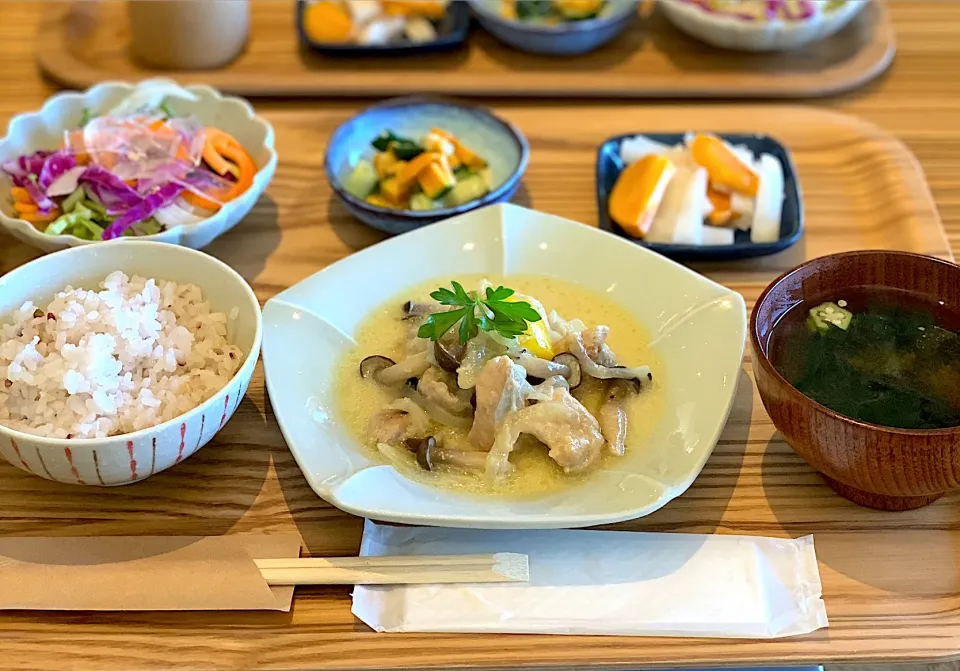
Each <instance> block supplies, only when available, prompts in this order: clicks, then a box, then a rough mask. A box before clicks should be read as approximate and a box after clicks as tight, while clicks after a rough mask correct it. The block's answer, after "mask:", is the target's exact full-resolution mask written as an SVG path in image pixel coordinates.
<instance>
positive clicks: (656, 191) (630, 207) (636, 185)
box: [609, 154, 677, 238]
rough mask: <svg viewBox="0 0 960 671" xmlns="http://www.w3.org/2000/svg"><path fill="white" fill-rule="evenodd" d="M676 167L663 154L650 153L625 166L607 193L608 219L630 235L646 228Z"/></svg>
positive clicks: (643, 234) (641, 233)
mask: <svg viewBox="0 0 960 671" xmlns="http://www.w3.org/2000/svg"><path fill="white" fill-rule="evenodd" d="M676 172H677V167H676V166H675V165H674V164H673V163H671V162H670V159H668V158H667V157H666V156H661V155H659V154H651V155H650V156H646V157H644V158H642V159H640V160H639V161H637V162H636V163H634V164H632V165H630V166H628V167H627V168H626V169H625V170H624V171H623V172H622V173H620V176H619V177H618V178H617V182H616V184H614V185H613V191H611V192H610V203H609V209H610V218H611V219H613V220H614V221H615V222H617V223H618V224H619V225H620V227H621V228H623V230H624V231H625V232H626V233H627V235H630V236H631V237H634V238H642V237H643V236H645V235H646V234H647V232H648V231H649V230H650V226H651V225H652V224H653V218H654V217H655V216H656V214H657V209H658V208H659V207H660V202H661V201H662V200H663V194H664V192H665V191H666V190H667V185H668V184H669V183H670V180H671V179H673V176H674V174H676Z"/></svg>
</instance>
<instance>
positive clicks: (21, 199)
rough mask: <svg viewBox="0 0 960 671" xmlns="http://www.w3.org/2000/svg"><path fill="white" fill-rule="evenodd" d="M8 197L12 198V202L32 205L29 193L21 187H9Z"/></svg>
mask: <svg viewBox="0 0 960 671" xmlns="http://www.w3.org/2000/svg"><path fill="white" fill-rule="evenodd" d="M10 195H11V196H13V200H14V202H17V203H26V204H29V205H33V198H31V197H30V192H29V191H27V190H26V189H24V188H23V187H22V186H12V187H10Z"/></svg>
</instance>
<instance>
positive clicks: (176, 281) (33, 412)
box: [0, 239, 263, 486]
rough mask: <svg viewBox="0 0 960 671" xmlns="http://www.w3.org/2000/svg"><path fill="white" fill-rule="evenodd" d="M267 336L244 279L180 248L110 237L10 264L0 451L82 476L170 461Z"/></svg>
mask: <svg viewBox="0 0 960 671" xmlns="http://www.w3.org/2000/svg"><path fill="white" fill-rule="evenodd" d="M151 278H153V279H154V281H153V282H150V281H149V280H150V279H151ZM101 284H106V285H107V287H106V288H104V287H103V286H101ZM69 287H72V289H70V288H69ZM91 313H95V314H93V315H92V316H91ZM51 315H52V316H53V317H54V319H50V318H49V317H50V316H51ZM70 322H72V323H70ZM262 331H263V320H262V317H261V313H260V303H259V301H258V300H257V297H256V295H255V294H254V292H253V290H252V289H251V288H250V285H249V284H247V282H246V281H245V280H244V279H243V277H241V276H240V275H239V274H238V273H237V272H236V271H235V270H233V269H232V268H230V267H229V266H228V265H226V264H225V263H223V262H222V261H219V260H217V259H215V258H214V257H212V256H209V255H207V254H203V253H201V252H197V251H194V250H192V249H189V248H186V247H181V246H178V245H170V244H163V243H158V242H151V241H147V240H136V239H122V240H113V241H110V242H108V243H103V244H98V245H84V246H80V247H73V248H70V249H65V250H62V251H59V252H56V253H54V254H49V255H47V256H42V257H40V258H38V259H35V260H33V261H31V262H29V263H27V264H25V265H22V266H20V267H18V268H16V269H14V270H11V271H10V272H8V273H7V274H6V275H2V276H0V394H3V396H4V398H2V399H0V456H2V457H3V458H4V459H5V460H6V461H7V462H9V463H10V464H11V465H13V466H15V467H17V468H19V469H21V470H23V471H26V472H28V473H32V474H34V475H38V476H40V477H42V478H46V479H48V480H56V481H58V482H63V483H67V484H80V485H98V486H115V485H125V484H129V483H132V482H138V481H140V480H143V479H145V478H149V477H150V476H152V475H154V474H155V473H159V472H160V471H163V470H164V469H167V468H170V467H171V466H174V465H176V464H178V463H180V462H181V461H183V460H185V459H187V458H188V457H190V455H192V454H193V453H195V452H196V451H197V450H199V449H200V448H201V447H203V446H204V445H206V444H207V443H208V442H209V441H210V440H211V439H212V438H213V437H214V436H216V435H217V434H218V433H219V432H220V430H221V429H222V428H223V427H224V426H226V425H227V423H228V422H229V421H230V418H231V417H232V416H233V414H234V413H235V412H236V411H237V408H238V407H239V406H240V405H241V403H242V402H243V399H244V395H245V393H246V390H247V386H248V385H249V384H250V379H251V378H252V377H253V372H254V370H255V368H256V366H257V360H258V359H259V355H260V341H261V338H262V336H263V332H262ZM231 353H232V354H233V355H234V358H231V356H230V354H231ZM181 363H182V364H183V365H180V364H181ZM148 381H149V382H148ZM8 383H9V384H8ZM31 399H32V400H31ZM81 406H83V407H82V409H81ZM68 435H69V436H71V437H70V438H68V437H67V436H68Z"/></svg>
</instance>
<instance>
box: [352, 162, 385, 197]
mask: <svg viewBox="0 0 960 671" xmlns="http://www.w3.org/2000/svg"><path fill="white" fill-rule="evenodd" d="M379 181H380V176H379V175H378V174H377V171H376V169H375V168H374V167H373V164H372V163H370V161H365V160H363V159H360V160H359V161H357V165H355V166H354V168H353V170H352V171H350V174H349V175H348V176H347V178H346V179H345V180H343V188H344V190H345V191H346V192H347V193H349V194H350V195H351V196H356V197H357V198H366V197H367V196H369V195H370V194H371V193H373V190H374V189H375V188H376V186H377V183H378V182H379Z"/></svg>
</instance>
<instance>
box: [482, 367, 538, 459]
mask: <svg viewBox="0 0 960 671" xmlns="http://www.w3.org/2000/svg"><path fill="white" fill-rule="evenodd" d="M532 391H533V388H532V387H531V386H530V384H529V383H528V382H527V371H526V370H524V368H523V366H518V365H516V364H515V363H513V361H511V360H510V358H509V357H506V356H498V357H496V358H495V359H491V360H490V361H489V362H488V363H487V365H485V366H484V367H483V370H481V371H480V374H479V375H478V376H477V409H476V412H475V413H474V416H473V428H471V429H470V442H472V443H473V444H474V445H476V446H477V447H478V448H479V449H482V450H484V451H486V450H489V449H490V447H491V446H492V445H493V440H494V438H495V437H496V434H497V431H498V430H499V429H500V425H501V424H503V421H504V419H506V418H507V416H508V415H509V414H511V413H513V412H516V411H517V410H520V409H521V408H522V407H523V406H524V403H525V402H526V399H527V397H528V396H529V395H530V393H531V392H532Z"/></svg>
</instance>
